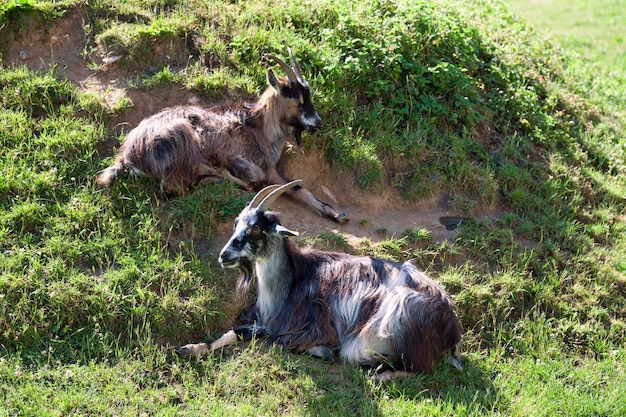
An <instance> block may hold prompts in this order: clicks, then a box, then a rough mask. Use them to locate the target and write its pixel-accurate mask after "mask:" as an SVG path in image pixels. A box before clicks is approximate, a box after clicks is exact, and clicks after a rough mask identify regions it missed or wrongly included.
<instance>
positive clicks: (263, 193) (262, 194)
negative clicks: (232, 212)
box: [248, 184, 281, 209]
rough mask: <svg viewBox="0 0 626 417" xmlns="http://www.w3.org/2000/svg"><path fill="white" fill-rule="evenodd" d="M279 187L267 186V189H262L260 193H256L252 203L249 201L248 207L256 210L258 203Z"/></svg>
mask: <svg viewBox="0 0 626 417" xmlns="http://www.w3.org/2000/svg"><path fill="white" fill-rule="evenodd" d="M280 187H281V186H280V184H272V185H268V186H267V187H265V188H263V189H262V190H261V191H259V192H258V193H256V195H255V196H254V198H253V199H252V201H250V204H249V205H248V206H249V207H250V208H251V209H254V208H256V207H257V206H258V205H259V203H260V202H261V201H262V200H263V199H264V198H265V196H266V195H268V194H269V193H271V192H272V191H274V190H276V189H277V188H280Z"/></svg>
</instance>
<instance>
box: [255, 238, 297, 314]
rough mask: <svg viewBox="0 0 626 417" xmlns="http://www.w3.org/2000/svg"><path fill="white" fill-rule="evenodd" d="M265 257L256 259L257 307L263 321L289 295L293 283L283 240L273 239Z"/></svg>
mask: <svg viewBox="0 0 626 417" xmlns="http://www.w3.org/2000/svg"><path fill="white" fill-rule="evenodd" d="M268 249H269V250H268V251H267V256H261V257H259V258H257V260H256V264H255V272H256V276H257V285H258V293H257V307H258V308H259V312H260V313H261V318H262V319H263V320H265V319H267V318H268V316H269V315H271V314H272V313H274V312H276V311H277V310H278V309H280V307H281V306H282V305H283V303H284V301H285V299H286V298H287V296H288V295H289V290H290V288H291V284H292V281H293V266H292V261H291V258H292V256H291V252H290V249H289V246H288V244H287V242H285V241H284V239H283V238H279V237H274V238H273V239H270V241H269V242H268Z"/></svg>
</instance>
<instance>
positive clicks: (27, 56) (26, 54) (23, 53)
mask: <svg viewBox="0 0 626 417" xmlns="http://www.w3.org/2000/svg"><path fill="white" fill-rule="evenodd" d="M19 57H20V59H21V60H22V61H26V60H27V59H31V58H32V57H33V54H32V53H30V52H28V51H26V50H24V49H23V50H21V51H20V53H19Z"/></svg>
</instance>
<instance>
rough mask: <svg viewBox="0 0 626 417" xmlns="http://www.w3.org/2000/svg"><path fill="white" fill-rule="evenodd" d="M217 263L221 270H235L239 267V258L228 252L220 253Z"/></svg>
mask: <svg viewBox="0 0 626 417" xmlns="http://www.w3.org/2000/svg"><path fill="white" fill-rule="evenodd" d="M218 261H219V263H220V265H221V266H222V268H237V267H238V266H239V257H236V256H234V255H233V254H232V253H231V252H228V251H222V252H221V253H220V257H219V258H218Z"/></svg>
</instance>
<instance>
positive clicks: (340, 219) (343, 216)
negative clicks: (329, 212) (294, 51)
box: [333, 213, 350, 224]
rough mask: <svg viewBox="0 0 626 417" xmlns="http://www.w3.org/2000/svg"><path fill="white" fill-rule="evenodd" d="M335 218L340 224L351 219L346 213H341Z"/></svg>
mask: <svg viewBox="0 0 626 417" xmlns="http://www.w3.org/2000/svg"><path fill="white" fill-rule="evenodd" d="M333 220H334V221H336V222H337V223H339V224H347V223H348V222H349V221H350V217H348V215H347V214H346V213H339V214H338V215H337V216H335V218H334V219H333Z"/></svg>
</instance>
